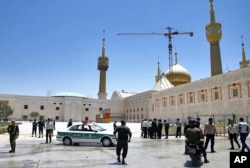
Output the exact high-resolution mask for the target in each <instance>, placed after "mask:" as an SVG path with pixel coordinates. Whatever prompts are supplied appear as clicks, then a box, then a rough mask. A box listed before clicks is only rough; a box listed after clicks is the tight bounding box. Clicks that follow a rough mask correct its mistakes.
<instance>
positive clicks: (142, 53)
mask: <svg viewBox="0 0 250 168" xmlns="http://www.w3.org/2000/svg"><path fill="white" fill-rule="evenodd" d="M213 5H214V10H215V18H216V22H219V23H221V24H222V39H221V41H220V51H221V59H222V69H223V72H228V71H232V70H236V69H239V62H240V61H241V60H242V47H241V43H242V38H241V36H242V35H243V41H244V44H245V45H244V47H245V52H246V57H247V59H249V53H250V31H249V30H250V29H249V27H250V19H249V16H250V10H249V7H250V1H249V0H226V1H224V0H223V1H222V0H214V1H213ZM209 12H210V3H209V0H155V1H152V0H126V1H122V0H1V1H0V21H1V22H0V65H1V66H0V94H16V95H29V96H46V95H47V94H48V93H52V94H56V93H60V92H76V93H80V94H83V95H85V96H88V97H91V98H98V92H99V74H100V72H99V71H98V69H97V59H98V57H99V56H101V54H102V39H103V38H105V48H106V56H107V57H108V58H109V69H108V71H107V81H106V91H107V94H108V96H107V98H108V99H109V98H111V96H112V94H113V92H114V91H122V90H124V91H127V92H136V93H140V92H144V91H147V90H150V89H151V88H153V87H154V85H155V75H156V74H157V62H158V61H159V63H160V68H161V72H162V73H164V72H166V71H167V70H168V68H169V53H168V48H167V47H168V39H167V38H166V37H164V36H163V35H123V36H118V35H117V34H118V33H153V32H155V33H167V30H166V27H171V28H173V31H178V32H193V33H194V36H193V37H190V36H189V35H186V34H181V35H176V36H173V39H172V45H173V53H175V52H176V53H177V54H178V64H180V65H181V66H183V67H184V68H186V69H187V70H188V71H189V72H190V74H191V78H192V81H196V80H200V79H204V78H208V77H210V76H211V75H210V45H209V43H208V42H207V40H206V34H205V26H206V25H207V24H209V23H210V13H209ZM103 31H105V33H103ZM173 55H174V54H173Z"/></svg>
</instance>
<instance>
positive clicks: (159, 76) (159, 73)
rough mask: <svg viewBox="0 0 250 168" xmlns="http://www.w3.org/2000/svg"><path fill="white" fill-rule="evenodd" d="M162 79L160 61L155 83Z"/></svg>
mask: <svg viewBox="0 0 250 168" xmlns="http://www.w3.org/2000/svg"><path fill="white" fill-rule="evenodd" d="M160 79H161V69H160V63H159V60H158V68H157V75H155V83H157V82H158V81H159V80H160Z"/></svg>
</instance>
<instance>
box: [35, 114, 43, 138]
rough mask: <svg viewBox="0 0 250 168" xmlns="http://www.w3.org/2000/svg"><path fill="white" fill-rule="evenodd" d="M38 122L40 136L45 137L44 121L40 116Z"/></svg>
mask: <svg viewBox="0 0 250 168" xmlns="http://www.w3.org/2000/svg"><path fill="white" fill-rule="evenodd" d="M37 124H38V134H39V136H38V138H40V137H42V138H43V128H44V121H43V120H42V119H41V118H40V120H39V121H38V122H37Z"/></svg>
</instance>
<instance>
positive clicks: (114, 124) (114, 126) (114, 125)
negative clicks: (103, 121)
mask: <svg viewBox="0 0 250 168" xmlns="http://www.w3.org/2000/svg"><path fill="white" fill-rule="evenodd" d="M116 127H117V125H116V121H114V123H113V128H114V130H115V129H116Z"/></svg>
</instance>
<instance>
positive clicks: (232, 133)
mask: <svg viewBox="0 0 250 168" xmlns="http://www.w3.org/2000/svg"><path fill="white" fill-rule="evenodd" d="M228 133H229V140H230V143H231V149H232V150H233V149H234V142H235V143H236V144H237V145H238V148H239V149H240V144H239V142H238V140H237V134H238V125H237V124H234V123H233V120H231V119H230V121H229V125H228ZM233 141H234V142H233Z"/></svg>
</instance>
